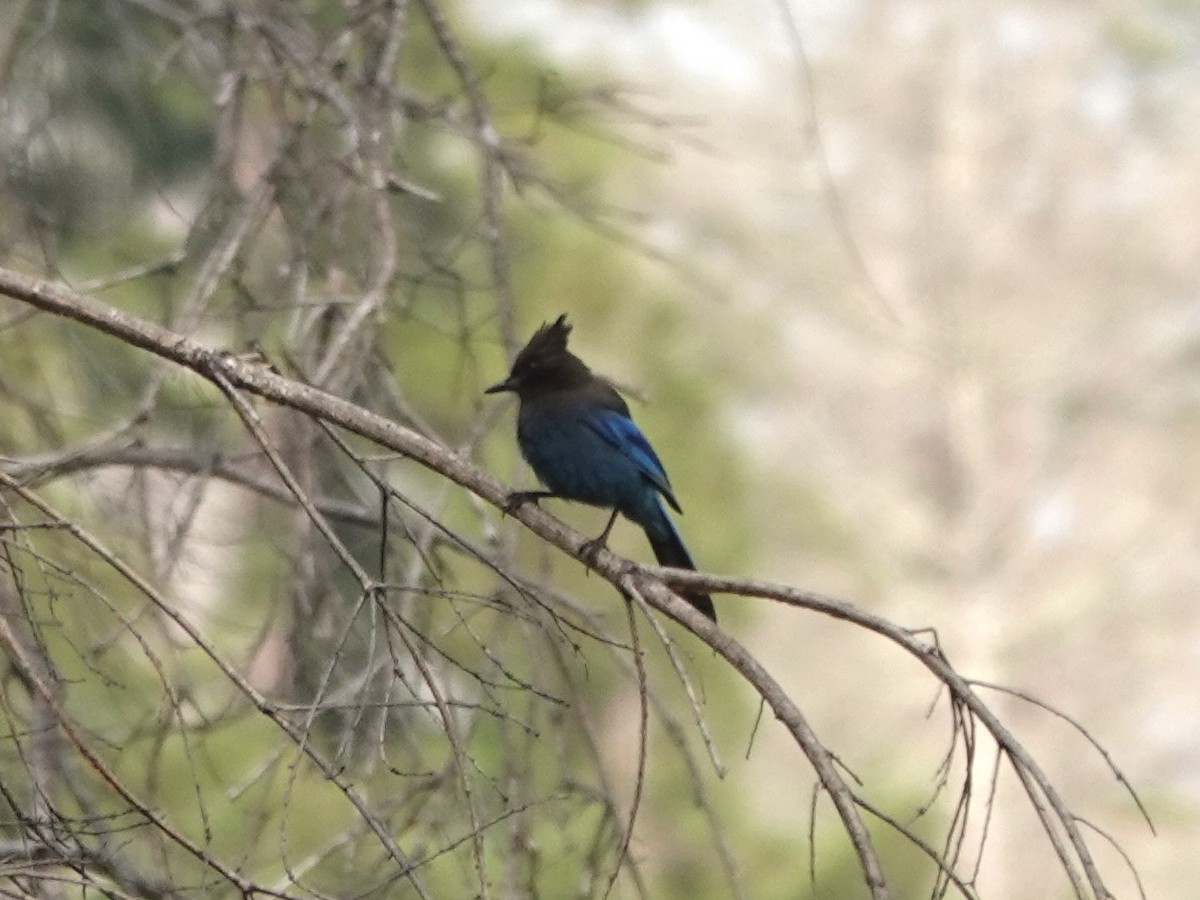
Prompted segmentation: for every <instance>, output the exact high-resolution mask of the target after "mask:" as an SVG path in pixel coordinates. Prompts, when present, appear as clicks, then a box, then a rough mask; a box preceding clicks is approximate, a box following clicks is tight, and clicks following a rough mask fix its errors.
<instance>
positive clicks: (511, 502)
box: [504, 491, 553, 516]
mask: <svg viewBox="0 0 1200 900" xmlns="http://www.w3.org/2000/svg"><path fill="white" fill-rule="evenodd" d="M552 496H553V494H551V493H549V492H548V491H513V492H512V493H511V494H509V495H508V497H507V499H505V501H504V514H505V515H506V516H509V515H512V514H513V513H515V512H516V511H517V510H518V509H519V508H520V507H522V506H524V505H525V504H526V503H537V502H538V501H539V500H541V499H542V498H543V497H552Z"/></svg>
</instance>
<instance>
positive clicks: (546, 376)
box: [484, 313, 592, 397]
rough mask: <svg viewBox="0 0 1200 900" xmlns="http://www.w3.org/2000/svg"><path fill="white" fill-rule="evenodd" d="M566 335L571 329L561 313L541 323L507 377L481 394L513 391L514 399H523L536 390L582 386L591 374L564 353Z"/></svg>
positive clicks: (565, 350) (577, 358) (583, 365)
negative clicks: (553, 318)
mask: <svg viewBox="0 0 1200 900" xmlns="http://www.w3.org/2000/svg"><path fill="white" fill-rule="evenodd" d="M570 334H571V326H570V325H568V324H567V316H566V314H565V313H564V314H563V315H561V316H559V317H558V318H557V319H555V320H554V321H553V322H550V323H549V324H543V325H542V327H541V328H539V329H538V330H537V331H535V332H534V333H533V337H531V338H530V339H529V343H528V344H526V345H525V346H524V347H523V348H521V352H520V353H518V354H517V358H516V359H515V360H514V361H513V367H512V371H511V372H510V373H509V375H508V377H507V378H506V379H504V380H503V381H501V382H500V383H499V384H493V385H492V386H491V387H490V388H488V389H487V390H486V391H484V393H486V394H498V393H500V392H501V391H514V392H515V393H516V394H517V396H518V397H527V396H530V395H531V394H536V393H538V392H539V391H544V390H556V389H562V388H570V387H575V386H577V385H579V384H584V383H586V382H587V381H588V380H589V379H590V378H591V377H592V373H591V370H590V369H589V368H588V367H587V366H586V365H585V364H584V362H583V360H581V359H580V358H579V357H578V356H575V355H574V354H573V353H571V352H570V351H569V350H567V338H568V337H569V336H570Z"/></svg>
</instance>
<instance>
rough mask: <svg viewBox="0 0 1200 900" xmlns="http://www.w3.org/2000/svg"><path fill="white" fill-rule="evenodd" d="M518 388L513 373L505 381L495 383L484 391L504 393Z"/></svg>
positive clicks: (486, 392) (487, 392)
mask: <svg viewBox="0 0 1200 900" xmlns="http://www.w3.org/2000/svg"><path fill="white" fill-rule="evenodd" d="M516 389H517V385H516V382H514V381H513V378H512V376H511V375H509V376H508V377H507V378H505V379H504V380H503V381H500V382H497V383H496V384H493V385H492V386H491V387H490V388H488V389H487V390H485V391H484V393H485V394H502V393H504V392H505V391H515V390H516Z"/></svg>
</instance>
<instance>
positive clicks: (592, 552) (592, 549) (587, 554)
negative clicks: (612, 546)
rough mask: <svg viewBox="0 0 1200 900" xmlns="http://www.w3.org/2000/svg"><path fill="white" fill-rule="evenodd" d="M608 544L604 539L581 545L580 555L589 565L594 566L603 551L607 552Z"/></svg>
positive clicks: (595, 539) (585, 542)
mask: <svg viewBox="0 0 1200 900" xmlns="http://www.w3.org/2000/svg"><path fill="white" fill-rule="evenodd" d="M606 549H608V548H607V542H606V541H605V540H604V539H603V538H592V539H591V540H590V541H584V542H583V543H582V544H580V545H579V555H580V557H582V558H583V561H584V562H586V563H587V564H588V565H592V566H594V565H595V564H596V560H597V558H598V557H599V556H600V551H601V550H606Z"/></svg>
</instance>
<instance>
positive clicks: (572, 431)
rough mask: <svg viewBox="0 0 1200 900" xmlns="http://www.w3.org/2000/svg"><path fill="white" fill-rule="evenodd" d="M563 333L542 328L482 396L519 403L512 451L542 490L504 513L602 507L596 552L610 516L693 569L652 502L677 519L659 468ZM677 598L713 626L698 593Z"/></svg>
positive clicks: (515, 500)
mask: <svg viewBox="0 0 1200 900" xmlns="http://www.w3.org/2000/svg"><path fill="white" fill-rule="evenodd" d="M570 333H571V326H570V325H568V324H567V317H566V316H565V315H561V316H559V317H558V318H557V319H556V320H555V321H554V322H553V323H551V324H549V325H542V327H541V328H539V329H538V330H537V331H536V332H534V335H533V337H531V338H530V339H529V343H528V344H526V345H525V347H524V348H523V349H522V350H521V352H520V353H518V354H517V358H516V360H515V361H514V362H513V367H512V372H510V373H509V376H508V378H506V379H504V381H501V382H500V383H499V384H494V385H492V386H491V387H490V388H488V389H487V391H486V393H488V394H496V393H500V392H501V391H512V392H514V393H515V394H516V395H517V397H518V398H519V399H520V402H521V409H520V412H519V413H518V414H517V443H518V444H519V445H520V447H521V455H522V456H524V457H525V461H526V462H528V463H529V465H530V467H531V468H532V469H533V472H534V474H535V475H537V477H538V480H539V481H540V482H542V484H544V485H545V486H546V487H547V488H549V490H547V491H519V492H517V493H515V494H513V495H512V497H511V498H510V501H509V502H510V505H516V504H519V503H523V502H525V501H527V500H534V501H537V500H539V499H541V498H543V497H554V498H559V499H562V500H577V501H579V502H580V503H588V504H591V505H592V506H603V507H610V508H611V509H612V511H613V513H612V516H611V517H609V520H608V524H607V525H605V526H604V531H602V532H601V533H600V536H599V537H597V538H596V539H595V540H594V541H592V542H590V543H591V546H593V547H603V546H604V542H605V541H606V540H607V539H608V533H609V532H610V531H611V530H612V527H613V523H614V522H615V521H616V520H617V513H624V514H625V517H626V518H628V519H631V520H632V521H634V522H636V523H637V524H638V525H641V526H642V528H643V529H644V530H645V532H646V537H647V538H648V539H649V540H650V546H651V548H653V550H654V556H655V557H656V558H657V559H658V561H659V563H660V564H662V565H664V566H674V567H676V568H680V569H695V568H696V564H695V563H693V562H692V556H691V554H690V553H688V551H687V547H685V546H684V545H683V541H682V539H680V537H679V532H678V531H676V530H675V525H674V524H673V523H672V522H671V519H670V517H669V516H668V515H667V513H666V510H664V509H663V507H662V502H661V500H660V498H662V499H665V500H666V501H667V503H668V504H670V506H671V508H672V509H673V510H675V511H676V512H682V510H681V509H680V508H679V503H678V502H677V501H676V500H675V495H674V494H673V493H672V491H671V483H670V482H669V481H668V480H667V473H666V471H665V470H664V469H663V464H662V462H660V461H659V458H658V455H657V454H656V453H655V452H654V448H653V447H651V446H650V442H649V441H647V440H646V437H645V435H643V434H642V433H641V432H640V431H639V430H638V427H637V426H636V425H634V424H633V419H631V418H630V416H629V407H628V406H627V405H626V404H625V401H624V400H623V399H622V398H621V395H620V394H618V393H617V392H616V390H615V389H614V388H613V386H612V385H611V384H609V383H608V382H607V381H605V380H604V379H603V378H600V377H598V376H596V375H593V374H592V370H591V369H589V368H588V367H587V365H585V364H584V362H583V360H581V359H580V358H579V357H577V356H575V355H574V354H573V353H571V352H570V351H569V350H567V337H568V336H569V335H570ZM681 596H682V597H683V598H684V599H685V600H687V601H688V602H689V603H691V604H692V606H694V607H696V609H698V610H700V612H702V613H704V614H705V615H706V616H708V617H709V618H710V619H712V620H713V621H714V622H715V621H716V620H717V613H716V610H715V609H714V608H713V602H712V598H710V597H709V596H708V594H704V593H701V592H699V591H684V592H682V593H681Z"/></svg>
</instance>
